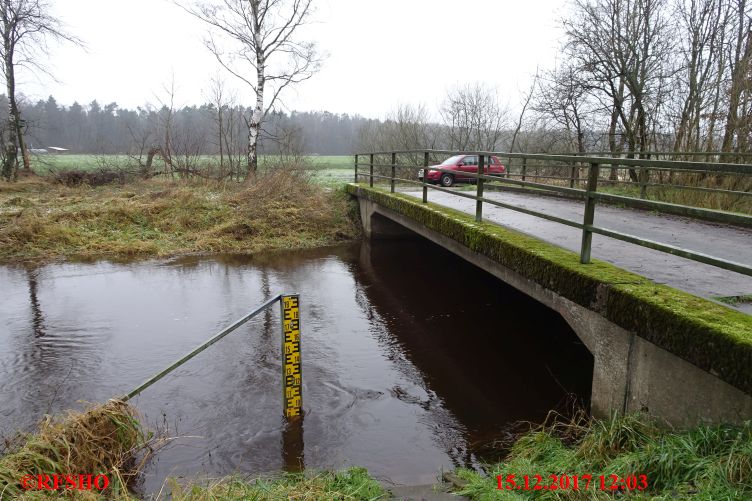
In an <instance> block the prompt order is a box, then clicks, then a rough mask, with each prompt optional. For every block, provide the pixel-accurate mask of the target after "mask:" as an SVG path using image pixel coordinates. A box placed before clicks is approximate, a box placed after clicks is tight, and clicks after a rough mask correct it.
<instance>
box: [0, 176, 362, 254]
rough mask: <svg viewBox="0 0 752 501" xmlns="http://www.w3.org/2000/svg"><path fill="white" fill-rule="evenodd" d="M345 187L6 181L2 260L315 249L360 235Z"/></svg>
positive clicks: (298, 179)
mask: <svg viewBox="0 0 752 501" xmlns="http://www.w3.org/2000/svg"><path fill="white" fill-rule="evenodd" d="M351 214H352V206H351V205H349V202H348V200H347V197H346V195H345V194H344V192H341V191H338V190H333V189H326V188H324V187H322V186H319V185H317V184H316V183H313V182H311V181H310V179H309V178H308V177H307V176H305V175H304V174H296V173H293V172H288V171H282V170H279V171H274V172H270V173H267V174H264V175H260V176H258V177H257V179H256V180H255V182H254V183H253V184H252V185H251V186H249V187H243V186H240V185H238V184H236V183H223V184H220V183H216V182H200V183H198V182H193V183H191V182H180V181H175V182H170V181H159V180H151V181H138V182H133V183H127V184H122V185H120V184H114V185H105V186H99V187H96V188H90V187H87V186H81V187H65V186H61V185H59V184H53V183H51V182H49V181H48V180H46V179H43V178H30V179H24V180H21V181H19V182H17V183H0V262H12V261H40V260H53V259H61V258H74V259H86V258H129V257H151V256H154V257H163V256H171V255H178V254H186V253H204V252H242V253H248V252H257V251H262V250H267V249H288V248H310V247H319V246H324V245H330V244H335V243H337V242H341V241H345V240H349V239H352V238H354V237H355V236H357V231H358V230H357V226H356V224H355V223H354V222H353V219H352V218H351V217H350V216H351Z"/></svg>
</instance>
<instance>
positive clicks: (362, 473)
mask: <svg viewBox="0 0 752 501" xmlns="http://www.w3.org/2000/svg"><path fill="white" fill-rule="evenodd" d="M10 442H12V443H6V445H5V451H3V452H4V454H3V455H0V499H58V498H59V497H60V496H64V497H66V498H68V499H80V500H91V501H98V500H102V499H114V500H118V501H135V500H137V499H139V496H138V495H137V494H135V493H134V490H133V488H134V486H136V485H137V483H138V482H137V479H138V475H139V474H140V473H141V471H142V469H143V467H144V465H145V464H146V463H147V461H148V460H149V458H150V456H151V453H152V452H153V449H154V448H156V447H158V445H159V440H158V439H155V438H154V436H153V435H152V434H151V433H146V432H145V431H144V430H143V428H142V426H141V424H140V423H139V421H138V420H137V415H136V411H135V410H134V409H133V408H132V407H131V406H129V405H128V404H126V403H124V402H121V401H115V400H113V401H110V402H108V403H107V404H104V405H98V406H93V407H91V408H89V409H88V410H86V411H85V412H81V413H79V412H72V411H71V412H69V413H68V414H67V415H66V416H65V417H62V418H51V417H48V418H46V419H45V420H44V421H42V422H41V423H40V425H39V429H38V430H37V431H35V432H34V433H28V434H25V435H20V436H18V437H15V438H14V439H12V440H10ZM72 473H73V474H74V475H76V476H77V475H78V474H84V475H85V476H88V475H91V476H92V477H94V478H96V477H98V476H106V477H107V481H106V482H107V483H106V484H105V483H104V480H101V481H96V480H95V481H94V482H93V484H94V485H95V486H96V485H97V484H99V486H101V487H105V486H106V488H104V489H103V490H98V489H96V488H85V489H66V485H67V484H66V480H65V476H66V475H71V474H72ZM38 475H43V476H45V478H44V479H43V480H42V482H43V483H44V482H46V483H47V486H49V487H50V489H37V487H38V482H39V477H38ZM55 475H59V476H61V477H60V478H61V480H60V486H59V487H58V488H57V489H52V488H51V487H52V486H53V485H54V481H53V479H54V476H55ZM24 479H26V481H25V482H24ZM74 482H75V480H74ZM86 482H87V480H84V481H83V484H82V485H84V486H86V485H87V483H86ZM79 487H80V486H79ZM156 496H157V497H158V498H160V499H161V498H162V496H169V498H170V499H174V500H177V501H199V500H200V501H210V500H220V499H221V500H245V499H256V500H270V501H272V500H274V501H277V500H278V501H282V500H287V499H310V500H319V499H320V500H331V499H342V500H376V499H382V498H385V497H387V492H386V491H385V490H384V489H383V488H382V487H381V486H380V485H379V484H378V482H377V481H376V480H374V479H373V478H371V477H370V476H369V475H368V472H367V471H366V470H365V469H364V468H350V469H347V470H344V471H340V472H316V473H314V472H307V473H299V474H283V475H280V476H277V477H274V478H258V479H247V478H243V477H240V476H230V477H226V478H221V479H216V480H209V481H197V480H193V481H189V482H188V483H185V484H179V483H178V482H177V481H176V480H175V479H172V478H170V479H167V481H166V482H165V485H164V487H163V488H162V490H161V492H160V493H157V494H156Z"/></svg>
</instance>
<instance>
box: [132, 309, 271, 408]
mask: <svg viewBox="0 0 752 501" xmlns="http://www.w3.org/2000/svg"><path fill="white" fill-rule="evenodd" d="M280 297H282V295H281V294H279V295H276V296H274V297H273V298H271V299H269V300H268V301H266V302H265V303H264V304H262V305H261V306H259V307H258V308H256V309H255V310H253V311H252V312H250V313H248V314H247V315H245V316H244V317H242V318H239V319H238V320H236V321H235V322H233V323H232V324H230V325H228V326H227V327H225V328H224V329H222V330H221V331H219V332H218V333H216V334H215V335H214V336H212V338H211V339H209V340H208V341H206V342H205V343H203V344H201V345H200V346H197V347H196V348H194V349H193V350H192V351H191V352H190V353H188V354H187V355H185V356H183V357H182V358H181V359H180V360H177V361H176V362H175V363H173V364H172V365H170V366H169V367H167V368H166V369H164V370H163V371H161V372H158V373H156V374H154V375H153V376H152V377H150V378H149V379H147V380H146V381H144V382H143V383H141V385H139V386H137V387H136V388H134V389H132V390H131V391H130V392H128V393H127V394H125V395H124V396H123V397H120V398H119V399H118V400H122V401H123V402H127V401H128V400H130V399H131V398H133V397H135V396H136V395H138V394H139V393H141V392H142V391H144V390H145V389H147V388H148V387H149V386H151V385H153V384H154V383H156V382H157V381H159V380H160V379H162V378H163V377H165V376H166V375H167V374H169V373H170V372H172V371H174V370H175V369H177V368H178V367H180V366H181V365H183V364H184V363H186V362H187V361H188V360H190V359H192V358H193V357H195V356H196V355H198V354H199V353H201V352H202V351H204V350H205V349H207V348H208V347H209V346H211V345H213V344H214V343H216V342H217V341H219V340H220V339H222V338H223V337H225V336H226V335H228V334H229V333H231V332H232V331H234V330H235V329H237V328H238V327H240V326H241V325H243V324H244V323H246V322H247V321H249V320H250V319H252V318H253V317H255V316H256V315H258V314H259V313H261V312H262V311H264V310H265V309H267V308H268V307H269V306H271V305H273V304H274V303H276V302H277V301H279V298H280Z"/></svg>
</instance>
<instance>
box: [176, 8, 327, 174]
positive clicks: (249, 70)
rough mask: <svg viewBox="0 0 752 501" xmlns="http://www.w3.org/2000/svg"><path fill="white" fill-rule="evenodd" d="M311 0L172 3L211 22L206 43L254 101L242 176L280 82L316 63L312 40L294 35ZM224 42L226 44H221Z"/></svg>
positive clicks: (295, 79) (253, 165)
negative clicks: (246, 87)
mask: <svg viewBox="0 0 752 501" xmlns="http://www.w3.org/2000/svg"><path fill="white" fill-rule="evenodd" d="M312 1H313V0H216V1H214V2H203V1H199V2H193V3H190V4H188V5H181V4H178V5H180V6H181V7H182V8H183V9H184V10H186V11H187V12H189V13H190V14H192V15H194V16H195V17H197V18H198V19H201V20H202V21H204V22H205V23H207V24H208V25H209V26H210V27H211V28H212V32H211V33H210V34H209V37H208V39H207V40H206V41H205V44H206V47H207V48H208V49H209V50H210V51H211V52H212V54H214V56H215V57H216V58H217V61H219V63H220V64H221V65H222V66H223V67H224V68H225V69H226V70H227V71H229V72H230V73H232V74H233V75H235V76H236V77H237V78H239V79H240V80H241V81H242V82H244V83H245V84H246V85H248V86H249V87H250V89H251V90H252V91H253V93H254V94H255V106H254V108H253V112H252V113H251V116H250V118H249V119H248V120H247V126H248V150H247V163H248V173H249V176H247V178H246V179H247V180H248V179H251V176H252V175H253V174H254V173H255V172H256V169H257V167H258V142H259V136H260V134H261V127H262V123H263V121H264V119H265V117H266V114H267V113H268V112H269V110H271V109H272V108H273V107H274V105H275V104H276V103H277V101H278V99H279V96H280V93H281V92H282V91H283V90H284V89H285V88H287V87H288V86H290V85H293V84H297V83H300V82H302V81H304V80H307V79H309V78H310V77H311V76H312V75H313V74H314V73H315V72H316V71H317V70H318V68H319V66H320V61H321V60H320V58H319V57H318V55H317V52H316V47H315V45H314V44H313V43H310V42H303V41H300V40H298V39H297V38H296V36H297V35H298V31H299V28H300V27H301V26H303V25H304V24H305V23H306V22H307V21H308V18H309V16H310V14H311V11H312V7H311V4H312ZM225 43H226V44H228V45H229V46H230V48H225V46H224V44H225ZM251 75H253V76H251Z"/></svg>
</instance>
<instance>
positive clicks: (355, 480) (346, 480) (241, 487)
mask: <svg viewBox="0 0 752 501" xmlns="http://www.w3.org/2000/svg"><path fill="white" fill-rule="evenodd" d="M168 483H169V484H170V488H169V491H170V497H171V498H172V499H174V500H176V501H213V500H228V501H234V500H237V501H240V500H247V499H253V500H268V501H286V500H288V499H296V500H322V501H323V500H342V501H350V500H352V501H358V500H363V501H372V500H377V499H386V498H388V497H389V495H388V493H387V492H386V491H385V490H384V488H383V487H381V486H380V485H379V483H378V482H377V481H376V480H374V479H373V478H371V476H370V475H369V474H368V472H367V471H366V470H365V468H350V469H348V470H344V471H340V472H322V473H308V474H304V473H299V474H285V475H282V476H280V477H277V478H273V479H257V480H244V479H242V478H239V477H228V478H224V479H220V480H217V481H214V482H208V483H206V484H205V485H198V484H197V485H190V486H187V487H181V486H179V485H178V484H177V483H176V482H175V481H169V482H168Z"/></svg>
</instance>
